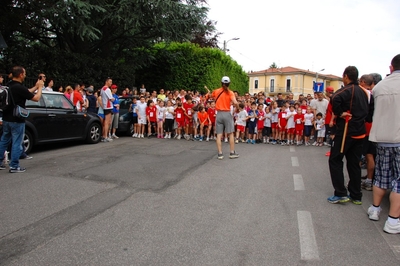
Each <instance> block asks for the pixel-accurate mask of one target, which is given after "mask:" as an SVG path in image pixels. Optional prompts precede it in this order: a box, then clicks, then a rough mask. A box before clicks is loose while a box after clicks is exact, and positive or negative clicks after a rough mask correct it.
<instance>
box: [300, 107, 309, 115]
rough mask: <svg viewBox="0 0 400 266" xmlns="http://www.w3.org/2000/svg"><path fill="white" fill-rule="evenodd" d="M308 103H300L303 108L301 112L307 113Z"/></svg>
mask: <svg viewBox="0 0 400 266" xmlns="http://www.w3.org/2000/svg"><path fill="white" fill-rule="evenodd" d="M307 107H308V106H307V105H300V108H301V113H302V114H303V115H304V114H305V113H307Z"/></svg>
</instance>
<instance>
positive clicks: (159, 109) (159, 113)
mask: <svg viewBox="0 0 400 266" xmlns="http://www.w3.org/2000/svg"><path fill="white" fill-rule="evenodd" d="M166 110H167V108H165V106H163V107H160V106H158V105H157V117H158V119H163V118H164V114H165V111H166Z"/></svg>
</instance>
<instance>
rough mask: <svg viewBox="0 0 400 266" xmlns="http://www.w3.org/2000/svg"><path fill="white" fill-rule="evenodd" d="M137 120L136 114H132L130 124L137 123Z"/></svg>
mask: <svg viewBox="0 0 400 266" xmlns="http://www.w3.org/2000/svg"><path fill="white" fill-rule="evenodd" d="M137 122H138V117H137V116H133V117H132V124H137Z"/></svg>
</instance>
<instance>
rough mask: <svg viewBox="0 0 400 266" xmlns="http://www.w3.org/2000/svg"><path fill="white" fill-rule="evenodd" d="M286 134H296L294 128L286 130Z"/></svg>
mask: <svg viewBox="0 0 400 266" xmlns="http://www.w3.org/2000/svg"><path fill="white" fill-rule="evenodd" d="M286 132H287V133H288V134H293V133H294V127H292V128H288V129H287V130H286Z"/></svg>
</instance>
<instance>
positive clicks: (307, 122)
mask: <svg viewBox="0 0 400 266" xmlns="http://www.w3.org/2000/svg"><path fill="white" fill-rule="evenodd" d="M313 118H314V114H313V113H309V114H307V113H305V114H304V125H305V126H312V125H313V123H312V120H313Z"/></svg>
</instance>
